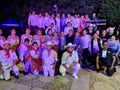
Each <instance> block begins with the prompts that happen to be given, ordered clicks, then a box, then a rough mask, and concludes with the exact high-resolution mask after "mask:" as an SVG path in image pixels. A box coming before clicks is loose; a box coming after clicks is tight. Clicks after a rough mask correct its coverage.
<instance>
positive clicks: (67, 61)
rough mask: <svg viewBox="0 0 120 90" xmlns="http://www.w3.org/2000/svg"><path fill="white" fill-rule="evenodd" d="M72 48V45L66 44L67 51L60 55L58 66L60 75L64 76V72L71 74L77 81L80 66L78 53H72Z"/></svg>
mask: <svg viewBox="0 0 120 90" xmlns="http://www.w3.org/2000/svg"><path fill="white" fill-rule="evenodd" d="M74 46H75V45H73V44H72V43H68V45H67V46H66V47H67V51H65V52H64V53H63V55H62V62H61V66H60V69H59V71H60V73H61V74H62V76H65V75H66V72H68V73H71V72H72V76H73V77H74V78H75V79H78V76H77V73H78V71H79V70H80V64H79V63H78V62H79V58H78V53H77V51H74Z"/></svg>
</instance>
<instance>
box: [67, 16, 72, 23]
mask: <svg viewBox="0 0 120 90" xmlns="http://www.w3.org/2000/svg"><path fill="white" fill-rule="evenodd" d="M68 22H70V23H71V24H72V23H73V17H72V16H71V17H69V18H68V17H67V18H66V24H67V23H68Z"/></svg>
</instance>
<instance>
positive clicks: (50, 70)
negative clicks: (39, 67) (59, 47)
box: [42, 41, 58, 77]
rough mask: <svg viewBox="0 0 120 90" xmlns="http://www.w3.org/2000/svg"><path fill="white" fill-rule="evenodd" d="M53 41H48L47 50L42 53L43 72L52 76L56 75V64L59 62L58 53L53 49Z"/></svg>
mask: <svg viewBox="0 0 120 90" xmlns="http://www.w3.org/2000/svg"><path fill="white" fill-rule="evenodd" d="M52 47H53V43H52V42H51V41H48V42H47V44H46V50H44V51H43V53H42V59H43V62H44V63H43V72H44V76H48V75H50V77H54V73H55V66H56V62H57V60H58V59H57V53H56V51H54V50H53V49H52Z"/></svg>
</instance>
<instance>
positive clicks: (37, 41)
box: [31, 40, 40, 46]
mask: <svg viewBox="0 0 120 90" xmlns="http://www.w3.org/2000/svg"><path fill="white" fill-rule="evenodd" d="M34 42H36V43H37V44H38V46H40V42H39V40H33V41H32V43H31V45H33V43H34Z"/></svg>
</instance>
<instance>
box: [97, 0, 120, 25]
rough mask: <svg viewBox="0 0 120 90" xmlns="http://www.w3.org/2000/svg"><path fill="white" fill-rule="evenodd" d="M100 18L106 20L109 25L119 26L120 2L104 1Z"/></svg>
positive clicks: (115, 0)
mask: <svg viewBox="0 0 120 90" xmlns="http://www.w3.org/2000/svg"><path fill="white" fill-rule="evenodd" d="M99 17H100V18H106V19H107V21H108V24H109V25H112V26H113V25H115V26H116V25H118V24H119V23H120V0H103V1H102V3H101V5H100V14H99Z"/></svg>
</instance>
